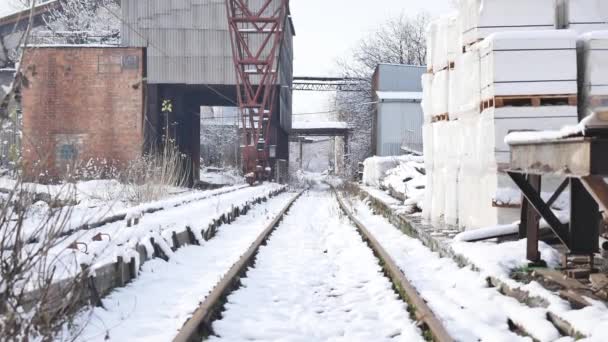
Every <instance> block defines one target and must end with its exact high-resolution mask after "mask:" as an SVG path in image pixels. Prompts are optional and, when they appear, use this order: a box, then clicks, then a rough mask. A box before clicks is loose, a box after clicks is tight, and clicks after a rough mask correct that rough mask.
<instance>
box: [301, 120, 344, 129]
mask: <svg viewBox="0 0 608 342" xmlns="http://www.w3.org/2000/svg"><path fill="white" fill-rule="evenodd" d="M292 129H348V123H346V122H342V121H325V122H323V121H294V122H293V123H292Z"/></svg>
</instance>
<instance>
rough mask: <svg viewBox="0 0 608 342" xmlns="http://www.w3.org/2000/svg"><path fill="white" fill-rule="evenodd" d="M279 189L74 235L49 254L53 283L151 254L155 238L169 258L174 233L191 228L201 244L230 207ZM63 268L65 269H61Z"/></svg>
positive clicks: (249, 191) (263, 188)
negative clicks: (142, 252) (83, 268)
mask: <svg viewBox="0 0 608 342" xmlns="http://www.w3.org/2000/svg"><path fill="white" fill-rule="evenodd" d="M281 187H282V186H281V185H278V184H274V183H267V184H264V185H260V186H256V187H246V188H243V189H240V190H238V191H234V192H228V193H224V194H221V195H218V196H214V197H209V196H207V197H204V198H203V199H200V200H196V201H192V202H190V203H188V204H184V205H181V206H179V207H168V208H169V209H167V210H163V211H158V212H155V213H151V214H147V215H145V216H143V217H142V218H141V220H140V222H139V224H138V225H135V226H133V227H128V228H127V227H125V222H124V221H119V222H114V223H110V224H107V225H104V226H101V227H99V228H95V229H90V230H86V231H80V232H76V233H74V234H73V235H72V236H70V237H68V238H66V239H65V240H64V241H62V242H61V243H60V244H58V246H56V247H55V248H53V249H51V250H50V252H49V255H50V258H49V259H50V261H49V262H52V263H53V265H56V266H58V270H57V273H56V278H55V280H58V279H63V278H67V277H70V276H72V275H74V272H75V271H76V270H77V269H78V267H76V270H75V269H74V268H73V266H74V265H76V266H77V265H81V264H91V265H93V267H92V270H93V271H94V270H95V269H96V268H98V267H101V266H103V265H105V264H107V263H110V262H114V261H115V260H116V258H117V257H118V256H123V258H124V259H125V260H130V259H131V258H132V257H136V258H137V257H138V254H137V253H135V248H136V246H137V245H138V244H142V245H144V246H146V247H147V248H148V249H149V253H150V254H151V253H152V250H151V249H152V247H151V244H150V242H149V241H150V238H154V239H155V241H156V242H157V243H160V244H161V247H163V246H164V247H165V248H164V250H163V251H164V252H165V253H166V254H168V255H171V254H172V252H171V250H170V248H169V244H170V241H172V240H171V234H172V233H173V232H176V233H178V234H179V233H180V232H183V231H185V230H186V229H187V227H191V228H192V230H193V232H194V233H195V236H196V237H197V240H199V242H200V241H202V240H203V239H202V237H201V236H200V231H201V229H207V227H208V226H209V225H210V224H211V223H212V221H213V220H214V219H216V218H217V217H218V216H219V215H221V214H223V213H226V212H228V211H231V210H232V208H233V207H237V206H243V205H245V204H246V203H247V202H249V201H252V200H253V199H254V198H256V197H261V196H265V195H267V194H268V193H269V192H272V191H276V190H278V189H280V188H281ZM201 193H207V192H201ZM185 196H186V197H188V196H191V195H185ZM100 233H101V234H104V235H103V236H102V241H93V237H94V236H95V235H97V234H100ZM74 241H78V242H85V243H86V245H87V248H86V251H84V250H77V251H76V250H72V249H70V248H68V246H69V245H70V244H71V243H72V242H74ZM164 242H167V243H164ZM29 247H30V248H38V246H36V244H31V245H30V246H29ZM138 261H139V260H138ZM62 265H65V266H64V267H61V266H62Z"/></svg>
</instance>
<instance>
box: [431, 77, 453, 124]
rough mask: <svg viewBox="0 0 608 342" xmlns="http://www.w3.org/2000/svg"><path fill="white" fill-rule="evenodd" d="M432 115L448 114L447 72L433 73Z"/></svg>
mask: <svg viewBox="0 0 608 342" xmlns="http://www.w3.org/2000/svg"><path fill="white" fill-rule="evenodd" d="M432 89H433V90H432V92H433V115H434V116H435V115H443V114H447V113H448V112H449V108H448V103H449V71H448V70H443V71H440V72H437V73H435V77H434V78H433V87H432Z"/></svg>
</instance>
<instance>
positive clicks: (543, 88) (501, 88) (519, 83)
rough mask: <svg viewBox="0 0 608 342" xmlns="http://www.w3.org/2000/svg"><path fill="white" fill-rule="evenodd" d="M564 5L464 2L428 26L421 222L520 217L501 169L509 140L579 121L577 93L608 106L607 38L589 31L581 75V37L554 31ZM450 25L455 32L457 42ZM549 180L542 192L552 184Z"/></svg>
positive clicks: (477, 222) (472, 224)
mask: <svg viewBox="0 0 608 342" xmlns="http://www.w3.org/2000/svg"><path fill="white" fill-rule="evenodd" d="M564 1H565V0H558V1H555V0H535V1H530V0H461V1H460V2H459V6H458V8H459V10H460V11H459V13H457V14H452V15H449V16H444V17H441V18H439V19H437V20H436V21H434V22H433V23H432V24H431V25H430V26H429V30H428V32H427V33H428V37H429V42H428V44H429V54H431V56H429V57H428V60H429V61H430V63H432V67H429V68H428V74H426V75H424V76H423V79H422V83H423V88H424V94H423V96H424V99H423V107H424V112H425V126H424V129H423V131H424V139H425V164H426V168H427V175H428V179H427V199H426V201H425V203H424V207H425V208H424V211H423V215H424V216H425V217H426V218H428V219H432V220H433V221H438V220H443V221H444V222H445V223H446V224H448V225H458V226H460V227H464V228H467V229H469V228H471V229H473V228H480V227H485V226H493V225H497V224H505V223H512V222H513V221H516V220H518V219H519V209H518V206H519V201H515V202H514V201H513V200H512V199H513V198H514V197H518V196H513V193H518V191H517V187H516V186H515V184H513V183H512V181H511V180H510V178H509V177H508V176H507V175H506V174H505V173H504V170H505V169H506V167H507V166H508V162H509V158H510V152H509V147H508V145H506V144H505V142H504V138H505V136H506V135H507V134H508V133H510V132H512V131H525V130H551V129H559V128H561V127H563V126H566V125H573V124H576V123H577V122H578V118H579V115H578V113H579V108H578V105H579V103H578V102H579V94H578V92H579V89H581V94H590V95H589V96H588V97H589V98H590V99H593V96H591V95H593V94H596V95H597V97H596V98H595V100H590V101H586V102H584V103H581V106H585V108H589V107H591V108H594V107H593V106H594V105H595V106H596V107H597V106H599V105H602V106H603V105H606V106H608V101H606V102H603V99H608V97H603V96H605V95H608V77H604V76H608V72H606V71H605V70H608V67H606V66H600V65H602V63H603V64H607V63H608V52H605V51H608V39H606V38H608V35H602V34H599V33H590V34H589V35H588V38H587V39H586V40H585V42H584V43H579V45H581V44H582V45H584V46H585V47H586V49H585V51H586V54H585V55H584V56H585V62H584V68H583V69H581V68H580V67H579V69H581V70H586V75H582V76H580V77H579V75H578V72H577V39H578V34H577V32H576V31H573V30H558V29H556V25H557V24H559V23H560V19H559V8H558V7H557V6H558V5H560V4H561V5H568V3H567V2H564ZM572 1H577V0H572ZM580 1H581V2H582V0H580ZM579 5H580V4H579ZM572 6H573V5H572ZM588 11H590V9H589V8H587V9H585V10H583V11H582V12H581V11H578V12H577V11H573V12H574V14H576V15H575V16H571V17H569V18H577V17H579V18H580V17H581V15H583V14H585V13H587V12H588ZM581 13H582V14H581ZM562 21H563V20H562ZM573 24H575V22H573V21H572V22H569V23H568V24H566V25H562V26H568V25H570V26H571V25H573ZM454 27H457V28H458V27H460V30H459V31H457V35H458V37H455V36H454V32H453V30H454ZM592 37H593V38H592ZM454 42H457V44H460V45H461V47H460V49H456V48H454V47H453V46H454ZM444 44H445V46H444ZM598 67H599V68H603V70H602V72H598V71H597V68H598ZM594 68H595V69H594ZM603 73H605V74H606V75H603ZM582 77H586V78H585V80H586V81H585V82H582V83H580V84H579V80H580V79H581V78H582ZM594 111H596V112H597V111H598V110H597V108H594ZM606 113H607V116H608V111H607V112H606ZM553 183H555V182H554V181H552V180H549V181H548V182H547V183H545V184H544V185H543V186H544V189H545V190H547V191H550V190H551V188H553V187H557V185H558V184H553ZM504 194H506V195H508V197H509V198H508V199H505V198H502V197H504Z"/></svg>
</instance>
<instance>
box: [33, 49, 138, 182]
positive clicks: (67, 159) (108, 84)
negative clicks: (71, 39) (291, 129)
mask: <svg viewBox="0 0 608 342" xmlns="http://www.w3.org/2000/svg"><path fill="white" fill-rule="evenodd" d="M143 60H144V53H143V49H141V48H105V47H52V48H51V47H48V48H31V49H29V50H28V51H27V53H26V56H25V61H24V65H23V70H24V72H25V74H26V78H27V84H26V86H25V87H24V89H23V100H22V104H23V159H24V163H25V165H26V168H25V170H26V173H27V174H26V176H28V177H29V178H34V177H37V176H38V175H40V174H43V173H47V172H48V176H49V178H52V179H54V178H58V177H61V176H63V173H64V172H65V171H66V170H67V168H68V167H72V166H73V165H75V164H76V165H77V164H79V163H85V162H87V161H88V160H90V159H101V160H107V161H109V162H112V163H115V165H117V166H119V167H120V166H124V165H125V164H126V163H128V162H129V161H131V160H133V159H135V158H137V157H139V156H140V155H141V153H142V145H143V137H144V135H143V110H144V105H143V103H144V86H143V83H142V80H143V76H144V67H143V63H142V61H143Z"/></svg>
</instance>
